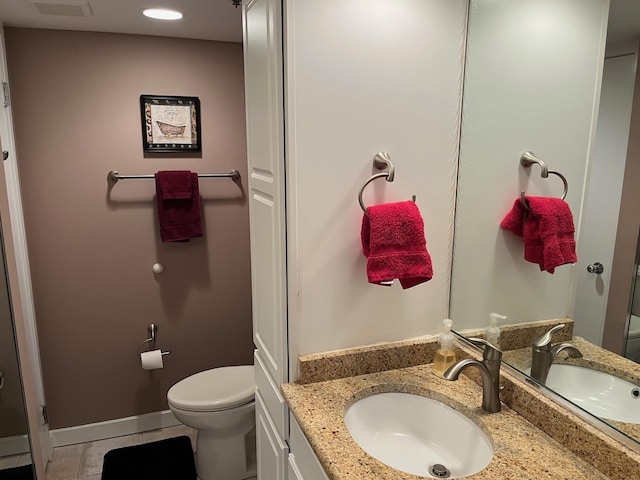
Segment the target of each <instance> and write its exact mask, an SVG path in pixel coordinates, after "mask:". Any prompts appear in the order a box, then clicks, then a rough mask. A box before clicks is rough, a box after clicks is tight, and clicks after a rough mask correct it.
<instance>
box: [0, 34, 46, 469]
mask: <svg viewBox="0 0 640 480" xmlns="http://www.w3.org/2000/svg"><path fill="white" fill-rule="evenodd" d="M2 26H4V25H2ZM0 77H1V81H3V82H9V75H8V71H7V59H6V51H5V43H4V30H2V29H0ZM2 110H4V112H3V113H2V114H1V115H0V136H2V139H3V148H4V149H5V150H7V151H8V152H9V157H8V158H7V160H5V161H4V170H5V176H6V184H7V197H8V200H9V216H10V217H11V218H10V221H11V231H12V237H13V244H14V249H15V260H16V266H17V271H18V283H19V291H20V300H21V304H22V316H23V322H24V329H25V334H26V337H27V338H26V340H27V352H25V353H26V355H27V356H28V357H29V359H30V360H31V361H30V362H29V363H30V369H31V370H32V371H31V377H32V379H33V381H34V384H35V389H36V396H37V399H36V401H37V403H38V404H39V405H46V402H45V398H44V385H43V382H42V366H41V365H42V364H41V362H40V349H39V346H38V333H37V328H36V314H35V307H34V303H33V290H32V287H31V270H30V268H29V254H28V250H27V236H26V231H25V226H24V215H23V211H22V197H21V194H20V179H19V177H18V163H17V157H18V155H17V153H16V145H15V137H14V131H13V116H12V111H11V105H9V106H7V107H4V108H3V109H2ZM22 368H27V367H26V366H23V367H22ZM23 375H24V373H23ZM31 435H32V436H35V435H37V436H38V439H37V440H36V439H35V438H34V439H33V441H38V442H39V444H40V446H41V449H42V457H43V462H44V464H45V465H46V463H47V461H48V460H49V459H50V458H51V445H50V436H49V429H48V426H47V425H42V428H41V429H40V431H38V432H31Z"/></svg>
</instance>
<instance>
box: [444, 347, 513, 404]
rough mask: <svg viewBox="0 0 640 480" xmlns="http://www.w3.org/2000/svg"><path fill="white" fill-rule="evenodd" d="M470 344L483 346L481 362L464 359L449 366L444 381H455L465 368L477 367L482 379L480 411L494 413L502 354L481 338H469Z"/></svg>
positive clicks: (498, 393)
mask: <svg viewBox="0 0 640 480" xmlns="http://www.w3.org/2000/svg"><path fill="white" fill-rule="evenodd" d="M469 340H471V341H472V342H475V343H480V344H482V345H484V350H483V352H482V362H479V361H478V360H475V359H473V358H465V359H463V360H460V361H458V362H456V363H454V364H453V365H451V366H450V367H449V368H448V369H447V371H446V372H444V375H443V377H444V378H445V379H446V380H451V381H453V380H457V379H458V377H459V376H460V374H461V373H462V371H463V370H464V369H465V368H467V367H477V368H478V370H479V371H480V376H481V377H482V409H483V410H486V411H487V412H491V413H495V412H499V411H500V364H501V362H502V352H501V351H500V350H498V349H497V348H496V347H494V346H493V345H492V344H491V343H489V342H487V341H486V340H484V339H483V338H469Z"/></svg>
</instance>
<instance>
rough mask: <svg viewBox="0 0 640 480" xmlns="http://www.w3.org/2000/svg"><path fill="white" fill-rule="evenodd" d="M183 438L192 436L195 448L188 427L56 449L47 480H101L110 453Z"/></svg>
mask: <svg viewBox="0 0 640 480" xmlns="http://www.w3.org/2000/svg"><path fill="white" fill-rule="evenodd" d="M179 435H188V436H189V437H190V438H191V444H192V445H193V447H194V449H195V440H196V431H195V430H194V429H192V428H189V427H186V426H184V425H178V426H175V427H169V428H163V429H161V430H152V431H150V432H144V433H136V434H133V435H126V436H124V437H115V438H107V439H106V440H98V441H95V442H87V443H79V444H76V445H67V446H65V447H57V448H54V449H53V458H52V459H51V462H49V465H48V466H47V474H46V480H100V477H101V474H102V459H103V457H104V454H105V453H107V452H108V451H109V450H112V449H114V448H120V447H128V446H130V445H140V444H141V443H149V442H155V441H156V440H161V439H163V438H169V437H177V436H179Z"/></svg>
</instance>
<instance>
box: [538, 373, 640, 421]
mask: <svg viewBox="0 0 640 480" xmlns="http://www.w3.org/2000/svg"><path fill="white" fill-rule="evenodd" d="M529 372H530V369H529V370H527V373H529ZM546 385H547V386H548V387H549V388H551V389H552V390H554V391H555V392H557V393H559V394H560V395H562V396H563V397H565V398H566V399H567V400H571V401H572V402H573V403H575V404H576V405H578V406H579V407H582V408H583V409H585V410H586V411H587V412H589V413H591V414H593V415H596V416H598V417H600V418H604V419H607V420H615V421H618V422H625V423H640V390H638V388H639V387H638V386H637V385H634V384H633V383H630V382H627V381H625V380H622V379H620V378H618V377H614V376H613V375H609V374H608V373H604V372H600V371H598V370H593V369H590V368H584V367H577V366H575V365H564V364H559V363H554V364H552V365H551V369H550V370H549V376H548V377H547V383H546ZM634 392H637V393H636V394H635V395H634Z"/></svg>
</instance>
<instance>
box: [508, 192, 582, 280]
mask: <svg viewBox="0 0 640 480" xmlns="http://www.w3.org/2000/svg"><path fill="white" fill-rule="evenodd" d="M525 199H526V200H527V202H528V203H529V208H530V211H529V212H527V210H526V208H525V206H524V205H523V204H522V200H521V199H520V198H518V199H516V201H515V202H514V204H513V208H512V209H511V210H510V211H509V213H507V215H506V216H505V217H504V219H503V220H502V222H501V223H500V226H501V227H502V228H504V229H506V230H509V231H510V232H512V233H514V234H516V235H518V236H520V237H522V240H523V242H524V258H525V260H527V261H528V262H531V263H537V264H538V265H539V266H540V270H542V271H547V272H549V273H553V272H554V271H555V268H556V267H559V266H560V265H565V264H567V263H575V262H577V261H578V257H577V256H576V242H575V239H574V233H575V228H574V225H573V215H572V214H571V209H570V208H569V204H567V202H565V201H564V200H562V199H561V198H555V197H525Z"/></svg>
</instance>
